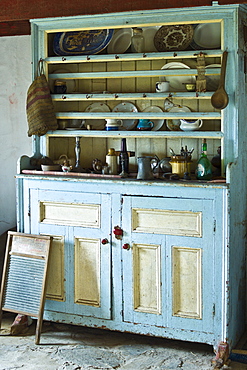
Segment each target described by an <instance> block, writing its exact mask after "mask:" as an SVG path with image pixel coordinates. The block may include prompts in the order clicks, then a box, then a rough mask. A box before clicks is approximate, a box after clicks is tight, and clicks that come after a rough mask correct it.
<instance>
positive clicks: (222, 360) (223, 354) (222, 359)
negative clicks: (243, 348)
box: [212, 342, 229, 369]
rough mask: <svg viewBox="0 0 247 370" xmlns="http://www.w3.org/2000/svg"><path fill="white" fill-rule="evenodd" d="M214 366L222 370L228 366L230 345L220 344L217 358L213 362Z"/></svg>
mask: <svg viewBox="0 0 247 370" xmlns="http://www.w3.org/2000/svg"><path fill="white" fill-rule="evenodd" d="M212 364H213V365H214V366H215V369H220V368H222V367H223V366H228V364H229V346H228V343H226V342H220V343H219V345H218V349H217V352H216V355H215V358H214V359H213V360H212Z"/></svg>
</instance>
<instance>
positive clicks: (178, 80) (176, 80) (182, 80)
mask: <svg viewBox="0 0 247 370" xmlns="http://www.w3.org/2000/svg"><path fill="white" fill-rule="evenodd" d="M161 69H162V70H163V69H190V67H189V66H187V65H186V64H184V63H181V62H170V63H166V64H164V65H163V67H161ZM160 80H161V81H165V80H166V81H169V82H170V87H169V91H186V88H185V84H186V83H195V82H196V77H195V76H176V75H174V76H166V77H164V76H161V77H160Z"/></svg>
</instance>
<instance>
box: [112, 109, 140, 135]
mask: <svg viewBox="0 0 247 370" xmlns="http://www.w3.org/2000/svg"><path fill="white" fill-rule="evenodd" d="M112 111H113V112H138V109H137V108H136V106H135V105H134V104H132V103H130V102H124V103H120V104H118V105H116V106H115V107H114V108H113V110H112ZM137 121H138V120H136V119H135V118H134V119H124V120H123V128H124V129H125V130H133V128H134V127H135V125H136V124H137Z"/></svg>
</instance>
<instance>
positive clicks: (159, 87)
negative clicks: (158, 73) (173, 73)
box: [155, 81, 170, 92]
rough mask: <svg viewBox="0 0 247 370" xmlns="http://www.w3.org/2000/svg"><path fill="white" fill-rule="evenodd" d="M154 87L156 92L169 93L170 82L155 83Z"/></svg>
mask: <svg viewBox="0 0 247 370" xmlns="http://www.w3.org/2000/svg"><path fill="white" fill-rule="evenodd" d="M155 86H156V92H165V91H169V87H170V82H169V81H161V82H156V85H155Z"/></svg>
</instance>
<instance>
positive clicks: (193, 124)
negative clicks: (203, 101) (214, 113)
mask: <svg viewBox="0 0 247 370" xmlns="http://www.w3.org/2000/svg"><path fill="white" fill-rule="evenodd" d="M180 122H181V124H180V129H181V130H182V131H195V130H198V129H199V128H200V127H202V124H203V121H202V119H198V120H196V121H186V120H185V119H181V120H180Z"/></svg>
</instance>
